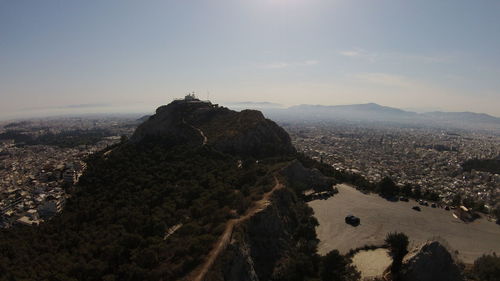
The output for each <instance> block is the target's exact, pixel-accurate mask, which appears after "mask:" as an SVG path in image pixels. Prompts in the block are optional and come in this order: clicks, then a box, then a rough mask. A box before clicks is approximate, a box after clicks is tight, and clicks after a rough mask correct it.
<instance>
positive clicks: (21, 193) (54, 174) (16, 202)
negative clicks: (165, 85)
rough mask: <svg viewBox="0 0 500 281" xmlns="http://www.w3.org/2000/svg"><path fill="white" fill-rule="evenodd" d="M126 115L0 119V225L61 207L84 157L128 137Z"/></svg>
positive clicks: (28, 220) (41, 217) (35, 219)
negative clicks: (10, 121) (19, 119)
mask: <svg viewBox="0 0 500 281" xmlns="http://www.w3.org/2000/svg"><path fill="white" fill-rule="evenodd" d="M135 126H136V123H135V120H134V119H130V118H110V117H108V118H104V117H103V118H57V119H42V120H32V121H23V122H15V123H4V124H0V228H8V227H11V226H12V225H14V224H24V225H33V224H39V223H41V222H43V221H45V220H47V219H50V218H51V217H52V216H54V215H55V214H57V213H58V212H60V211H61V210H62V208H63V207H64V203H65V200H66V198H67V197H68V196H69V192H68V190H69V189H71V187H72V186H73V185H74V184H75V183H76V182H77V181H78V178H79V177H80V175H81V174H82V172H83V171H84V170H85V166H86V164H85V162H84V159H85V158H86V157H87V156H88V155H90V154H92V153H95V152H97V151H100V150H103V149H105V148H106V147H108V146H110V145H112V144H114V143H117V142H119V141H120V139H121V137H122V136H128V135H130V134H131V133H132V131H133V130H134V128H135Z"/></svg>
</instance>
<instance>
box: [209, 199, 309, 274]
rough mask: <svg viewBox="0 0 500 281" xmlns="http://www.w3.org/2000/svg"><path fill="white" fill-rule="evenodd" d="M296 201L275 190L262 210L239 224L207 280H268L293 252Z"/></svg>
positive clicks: (296, 218)
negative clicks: (291, 251)
mask: <svg viewBox="0 0 500 281" xmlns="http://www.w3.org/2000/svg"><path fill="white" fill-rule="evenodd" d="M296 204H297V201H296V198H295V196H294V195H293V193H292V192H291V191H290V190H287V189H280V190H278V191H275V192H274V194H273V195H272V197H271V202H270V204H268V205H267V206H266V208H265V209H263V210H262V211H260V212H258V213H257V214H255V215H254V216H253V217H252V218H250V219H249V220H248V221H246V222H245V223H244V224H242V225H240V226H239V227H238V229H237V230H235V232H234V233H233V237H232V241H231V243H230V244H229V245H228V247H227V248H226V250H225V251H224V253H223V254H222V255H221V256H220V257H219V259H218V260H217V262H216V264H215V265H214V267H213V268H212V270H211V271H210V273H209V274H208V275H207V278H206V280H207V281H220V280H224V281H259V280H270V279H271V277H272V276H276V275H279V274H280V269H281V265H282V264H283V263H286V259H287V258H288V255H289V254H290V250H291V249H293V247H294V245H293V243H294V240H293V235H294V232H295V231H296V229H297V227H298V226H299V219H300V218H299V216H300V214H298V213H297V211H296V208H297V206H296Z"/></svg>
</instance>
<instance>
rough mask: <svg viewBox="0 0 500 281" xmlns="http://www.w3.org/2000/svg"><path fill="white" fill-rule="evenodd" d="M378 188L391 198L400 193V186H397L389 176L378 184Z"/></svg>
mask: <svg viewBox="0 0 500 281" xmlns="http://www.w3.org/2000/svg"><path fill="white" fill-rule="evenodd" d="M378 190H379V192H380V194H381V195H382V196H383V197H386V198H390V197H394V196H396V195H397V194H398V192H399V188H398V187H397V186H396V184H395V183H394V181H393V180H392V179H391V178H389V177H385V178H383V179H382V180H381V181H380V182H379V184H378Z"/></svg>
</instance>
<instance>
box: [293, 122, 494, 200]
mask: <svg viewBox="0 0 500 281" xmlns="http://www.w3.org/2000/svg"><path fill="white" fill-rule="evenodd" d="M286 129H287V130H288V131H289V133H290V135H291V136H292V139H293V143H294V145H295V146H296V147H297V148H298V149H299V150H300V151H302V152H304V153H305V154H307V155H309V156H311V157H313V158H315V159H317V160H320V161H323V162H325V163H328V164H331V165H332V166H334V167H335V168H336V169H338V170H343V171H350V172H354V173H358V174H361V175H362V176H364V177H365V178H366V179H368V180H369V181H370V182H373V183H377V182H379V181H380V180H381V179H382V178H384V177H386V176H388V177H390V178H392V179H393V180H394V181H395V182H396V183H397V184H399V185H400V186H403V185H405V184H411V185H412V186H420V188H421V190H422V192H425V191H432V192H435V193H437V194H438V195H439V199H440V201H441V202H443V203H445V204H451V203H452V201H453V200H454V199H455V200H457V198H459V199H461V200H473V201H474V202H480V203H484V204H485V207H486V208H487V209H491V208H492V207H494V206H495V205H497V204H499V198H498V197H499V194H500V174H498V173H493V172H491V171H479V170H475V169H465V168H464V166H463V164H464V163H465V162H466V161H467V160H470V159H496V158H497V157H499V155H500V137H499V136H498V135H494V134H492V133H488V132H485V131H481V132H479V131H457V130H454V131H448V130H440V129H434V128H401V127H395V126H383V125H373V124H372V125H359V124H351V125H346V124H339V123H334V122H328V123H322V124H321V123H317V124H311V123H309V124H293V125H291V124H288V125H287V126H286Z"/></svg>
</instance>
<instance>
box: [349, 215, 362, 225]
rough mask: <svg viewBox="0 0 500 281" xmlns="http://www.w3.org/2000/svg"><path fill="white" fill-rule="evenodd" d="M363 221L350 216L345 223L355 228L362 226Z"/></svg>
mask: <svg viewBox="0 0 500 281" xmlns="http://www.w3.org/2000/svg"><path fill="white" fill-rule="evenodd" d="M360 222H361V220H360V219H359V218H358V217H356V216H353V215H348V216H347V217H345V223H347V224H350V225H353V226H358V225H359V224H360Z"/></svg>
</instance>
